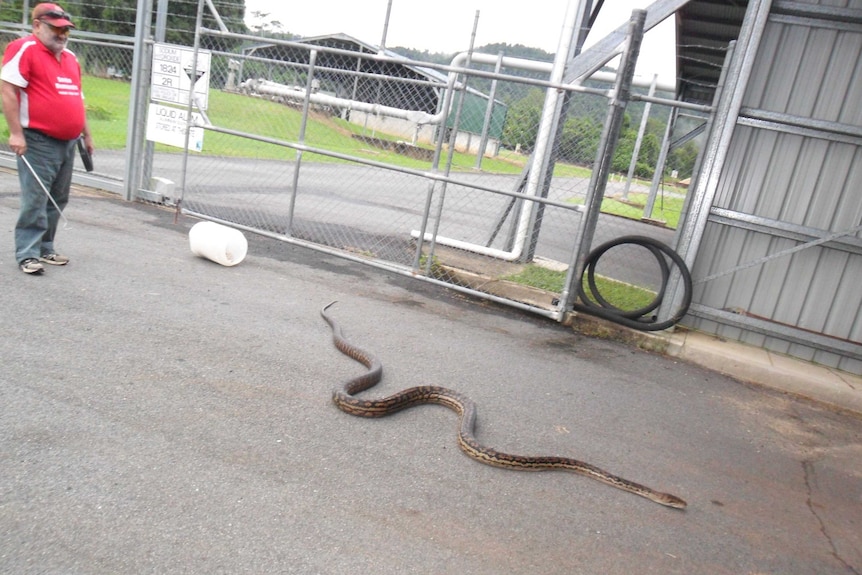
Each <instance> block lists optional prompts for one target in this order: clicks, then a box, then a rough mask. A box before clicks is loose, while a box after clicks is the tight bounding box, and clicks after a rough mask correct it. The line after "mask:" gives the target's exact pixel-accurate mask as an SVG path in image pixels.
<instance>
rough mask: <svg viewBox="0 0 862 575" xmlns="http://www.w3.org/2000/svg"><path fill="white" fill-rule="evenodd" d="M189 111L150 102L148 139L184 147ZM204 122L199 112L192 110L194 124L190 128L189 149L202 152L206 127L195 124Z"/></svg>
mask: <svg viewBox="0 0 862 575" xmlns="http://www.w3.org/2000/svg"><path fill="white" fill-rule="evenodd" d="M187 114H188V112H187V111H186V110H182V109H180V108H174V107H172V106H162V105H161V104H153V103H150V109H149V112H148V113H147V139H148V140H151V141H153V142H158V143H160V144H167V145H168V146H175V147H177V148H182V147H184V146H185V143H186V125H187V122H186V118H188V115H187ZM195 123H203V118H202V117H201V115H200V114H198V113H197V112H192V125H191V127H190V128H189V150H192V151H194V152H200V151H201V150H203V147H204V129H203V128H199V127H197V126H195Z"/></svg>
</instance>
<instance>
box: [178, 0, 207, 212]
mask: <svg viewBox="0 0 862 575" xmlns="http://www.w3.org/2000/svg"><path fill="white" fill-rule="evenodd" d="M203 20H204V0H198V15H197V21H196V22H195V43H194V52H193V53H192V74H191V77H192V78H195V77H196V75H197V71H198V51H200V47H201V27H202V26H203ZM194 105H195V82H194V81H192V83H191V85H190V86H189V101H188V105H186V137H185V140H184V142H183V162H182V173H181V174H180V178H181V184H180V202H182V201H183V200H184V199H185V196H186V182H187V179H188V178H187V172H188V170H189V137H190V135H191V129H192V123H193V116H192V113H193V108H194ZM178 209H179V208H178Z"/></svg>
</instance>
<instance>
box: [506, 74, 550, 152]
mask: <svg viewBox="0 0 862 575" xmlns="http://www.w3.org/2000/svg"><path fill="white" fill-rule="evenodd" d="M544 104H545V93H544V91H542V90H540V89H539V88H532V89H531V90H530V91H529V92H528V93H527V95H526V96H525V97H524V98H522V99H521V100H519V101H517V102H515V103H514V104H512V106H511V107H510V108H509V113H508V114H507V116H506V125H505V126H504V127H503V145H504V146H506V147H509V148H516V147H517V146H519V145H520V147H521V150H522V151H523V152H527V153H529V152H532V151H533V147H534V146H535V145H536V135H537V132H538V128H539V121H540V120H541V117H542V107H543V106H544Z"/></svg>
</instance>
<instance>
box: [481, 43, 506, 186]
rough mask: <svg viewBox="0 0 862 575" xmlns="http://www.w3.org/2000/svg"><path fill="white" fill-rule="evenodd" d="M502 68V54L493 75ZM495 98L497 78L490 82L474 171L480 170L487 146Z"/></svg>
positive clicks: (498, 57) (499, 55)
mask: <svg viewBox="0 0 862 575" xmlns="http://www.w3.org/2000/svg"><path fill="white" fill-rule="evenodd" d="M502 68H503V53H502V52H500V53H499V54H497V65H496V66H495V67H494V73H495V74H499V73H500V70H501V69H502ZM496 97H497V78H494V79H493V80H491V91H490V93H489V94H488V105H487V106H486V107H485V121H484V122H483V123H482V138H481V140H479V150H478V151H477V153H476V169H477V170H481V169H482V158H484V157H485V148H486V147H487V146H488V130H489V129H490V128H491V121H492V120H493V118H494V98H496Z"/></svg>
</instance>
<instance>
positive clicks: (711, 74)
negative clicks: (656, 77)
mask: <svg viewBox="0 0 862 575" xmlns="http://www.w3.org/2000/svg"><path fill="white" fill-rule="evenodd" d="M747 8H748V0H691V1H690V2H688V3H687V4H685V5H684V6H683V7H681V8H680V9H679V10H677V12H676V44H677V53H676V59H677V64H676V70H677V77H678V86H679V87H678V96H679V98H680V99H681V100H684V101H687V102H699V103H706V104H709V103H712V99H713V95H714V93H715V86H716V85H717V84H718V80H719V77H720V76H721V68H722V66H723V64H724V59H725V55H726V54H727V47H728V44H730V42H732V41H734V40H736V39H737V38H738V37H739V30H740V28H741V27H742V21H743V19H744V18H745V12H746V9H747Z"/></svg>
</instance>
